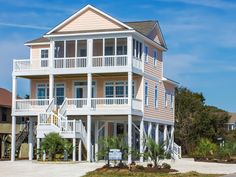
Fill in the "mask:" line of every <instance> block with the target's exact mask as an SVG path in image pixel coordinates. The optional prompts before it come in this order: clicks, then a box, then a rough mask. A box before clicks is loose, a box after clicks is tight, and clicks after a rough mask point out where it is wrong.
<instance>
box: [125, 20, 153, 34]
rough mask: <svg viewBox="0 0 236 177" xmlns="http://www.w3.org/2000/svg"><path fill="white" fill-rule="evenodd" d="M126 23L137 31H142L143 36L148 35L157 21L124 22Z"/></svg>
mask: <svg viewBox="0 0 236 177" xmlns="http://www.w3.org/2000/svg"><path fill="white" fill-rule="evenodd" d="M124 23H125V24H126V25H128V26H130V27H132V28H133V29H134V30H136V31H137V32H140V33H142V34H143V35H144V36H148V35H149V33H150V32H151V30H152V29H153V28H154V26H155V25H156V23H157V21H155V20H149V21H133V22H124Z"/></svg>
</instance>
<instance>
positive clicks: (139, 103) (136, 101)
mask: <svg viewBox="0 0 236 177" xmlns="http://www.w3.org/2000/svg"><path fill="white" fill-rule="evenodd" d="M132 108H133V109H136V110H142V100H139V99H132Z"/></svg>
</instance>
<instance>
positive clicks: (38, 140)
mask: <svg viewBox="0 0 236 177" xmlns="http://www.w3.org/2000/svg"><path fill="white" fill-rule="evenodd" d="M39 149H40V138H37V160H38V159H39V154H38V153H39Z"/></svg>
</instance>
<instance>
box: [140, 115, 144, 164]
mask: <svg viewBox="0 0 236 177" xmlns="http://www.w3.org/2000/svg"><path fill="white" fill-rule="evenodd" d="M143 132H144V121H143V117H142V119H141V121H140V133H139V137H140V140H139V141H140V150H139V152H140V154H141V156H140V162H143V145H144V144H143V140H144V137H143Z"/></svg>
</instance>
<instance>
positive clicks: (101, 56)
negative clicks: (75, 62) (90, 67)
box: [92, 55, 128, 58]
mask: <svg viewBox="0 0 236 177" xmlns="http://www.w3.org/2000/svg"><path fill="white" fill-rule="evenodd" d="M103 57H128V55H100V56H92V58H103Z"/></svg>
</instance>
